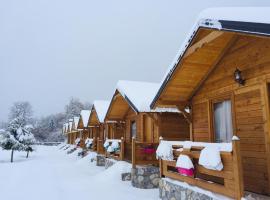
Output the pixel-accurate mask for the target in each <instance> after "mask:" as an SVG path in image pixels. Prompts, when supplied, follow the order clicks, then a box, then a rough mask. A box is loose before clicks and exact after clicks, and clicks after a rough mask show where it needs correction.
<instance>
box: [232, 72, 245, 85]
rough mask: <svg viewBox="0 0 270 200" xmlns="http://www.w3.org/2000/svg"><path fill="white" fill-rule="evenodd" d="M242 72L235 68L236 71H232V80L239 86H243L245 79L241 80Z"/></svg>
mask: <svg viewBox="0 0 270 200" xmlns="http://www.w3.org/2000/svg"><path fill="white" fill-rule="evenodd" d="M241 73H242V72H241V71H240V70H239V69H238V68H236V70H235V71H234V80H235V82H237V83H239V85H245V79H243V77H242V74H241Z"/></svg>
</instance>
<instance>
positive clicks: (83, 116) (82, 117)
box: [79, 110, 91, 128]
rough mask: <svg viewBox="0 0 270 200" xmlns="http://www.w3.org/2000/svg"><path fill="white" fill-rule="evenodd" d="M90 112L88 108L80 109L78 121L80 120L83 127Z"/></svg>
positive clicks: (86, 123) (85, 125)
mask: <svg viewBox="0 0 270 200" xmlns="http://www.w3.org/2000/svg"><path fill="white" fill-rule="evenodd" d="M90 113H91V111H90V110H81V114H80V119H79V121H81V122H82V125H83V127H84V128H86V127H87V126H88V120H89V117H90ZM81 128H82V127H81Z"/></svg>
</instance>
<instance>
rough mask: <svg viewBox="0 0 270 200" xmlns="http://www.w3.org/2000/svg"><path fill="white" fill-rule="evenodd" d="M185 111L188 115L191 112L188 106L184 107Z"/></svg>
mask: <svg viewBox="0 0 270 200" xmlns="http://www.w3.org/2000/svg"><path fill="white" fill-rule="evenodd" d="M185 111H186V112H187V113H190V112H191V107H190V106H189V105H188V106H186V107H185Z"/></svg>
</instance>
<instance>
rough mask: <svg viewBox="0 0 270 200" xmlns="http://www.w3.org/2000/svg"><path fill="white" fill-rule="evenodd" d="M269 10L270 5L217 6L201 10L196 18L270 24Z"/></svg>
mask: <svg viewBox="0 0 270 200" xmlns="http://www.w3.org/2000/svg"><path fill="white" fill-rule="evenodd" d="M269 12H270V7H217V8H208V9H205V10H203V11H202V12H201V13H200V14H199V17H198V18H199V19H215V20H226V21H238V22H253V23H266V24H270V15H269Z"/></svg>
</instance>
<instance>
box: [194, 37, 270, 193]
mask: <svg viewBox="0 0 270 200" xmlns="http://www.w3.org/2000/svg"><path fill="white" fill-rule="evenodd" d="M236 67H237V68H239V69H240V70H241V71H242V74H243V77H244V78H245V79H246V84H245V86H243V87H241V86H239V85H238V84H237V83H235V81H234V77H233V73H234V71H235V69H236ZM269 75H270V40H269V39H265V38H262V37H254V36H239V37H238V39H237V41H236V42H235V44H234V45H233V47H232V48H231V49H230V51H229V52H227V53H226V55H224V57H223V58H222V60H221V61H220V62H219V64H218V65H217V67H216V68H215V69H214V70H213V72H212V73H211V74H210V75H209V77H208V78H207V80H206V81H205V82H204V83H203V85H202V86H201V87H200V90H198V91H197V93H196V94H195V95H194V96H193V98H192V100H191V102H192V126H193V137H194V141H203V142H213V139H212V137H211V135H213V130H212V127H211V120H212V110H211V108H209V102H210V104H211V101H213V100H215V99H217V98H223V97H224V96H226V97H230V98H231V100H232V106H233V108H232V110H233V117H234V134H235V135H237V136H239V138H240V141H241V145H240V152H241V156H242V164H243V175H244V187H245V190H248V191H252V192H256V193H260V194H270V190H269V187H270V185H269V167H270V166H269V151H268V150H267V149H268V146H267V145H268V143H269V141H268V138H269V137H268V134H269V128H268V127H267V126H266V123H269V119H267V118H266V113H267V112H269V110H265V109H264V106H265V101H267V100H265V99H264V95H263V94H262V91H264V90H262V87H263V86H264V84H265V83H266V81H267V80H268V77H269ZM266 98H267V97H266Z"/></svg>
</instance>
